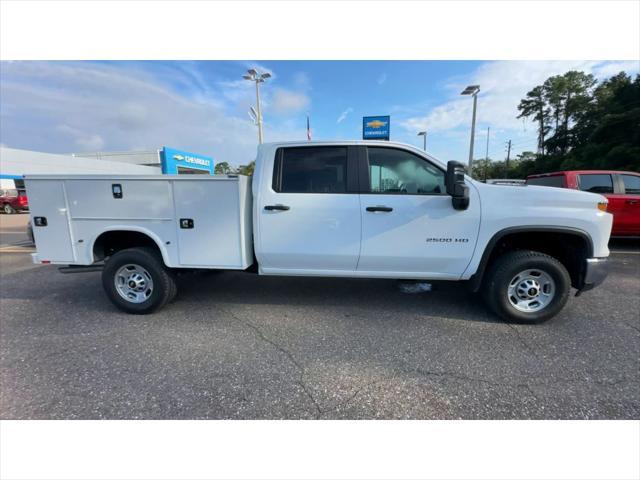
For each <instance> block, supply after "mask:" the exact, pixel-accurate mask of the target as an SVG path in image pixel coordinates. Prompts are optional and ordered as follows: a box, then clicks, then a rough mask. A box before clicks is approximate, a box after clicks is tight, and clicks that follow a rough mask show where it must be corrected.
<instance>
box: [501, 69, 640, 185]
mask: <svg viewBox="0 0 640 480" xmlns="http://www.w3.org/2000/svg"><path fill="white" fill-rule="evenodd" d="M517 110H518V116H517V118H531V119H532V120H533V121H535V122H537V124H538V154H537V155H536V154H533V153H532V152H526V153H527V154H526V155H525V154H521V158H519V160H518V161H516V163H515V164H514V166H513V169H512V168H510V169H509V176H512V175H513V176H514V178H518V177H520V178H523V177H524V176H526V175H529V174H532V173H544V172H550V171H553V170H567V169H590V168H591V169H626V170H635V171H640V76H636V77H635V79H633V78H632V77H631V76H629V75H627V74H626V73H624V72H621V73H619V74H617V75H614V76H613V77H611V78H609V79H607V80H605V81H603V82H601V83H600V84H597V82H596V80H595V79H594V78H593V76H592V75H590V74H585V73H584V72H578V71H569V72H566V73H565V74H563V75H555V76H552V77H549V78H548V79H547V80H545V82H544V83H543V84H542V85H538V86H536V87H534V88H533V89H532V90H531V91H529V92H528V93H527V94H526V96H525V98H523V99H522V100H521V101H520V103H519V105H518V106H517ZM541 147H542V148H541ZM494 168H495V167H494ZM512 171H513V173H512Z"/></svg>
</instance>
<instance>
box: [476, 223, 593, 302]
mask: <svg viewBox="0 0 640 480" xmlns="http://www.w3.org/2000/svg"><path fill="white" fill-rule="evenodd" d="M529 232H530V233H567V234H570V235H576V236H578V237H581V238H582V239H583V240H584V241H585V242H586V244H587V249H588V251H587V257H588V258H590V257H592V256H593V240H592V239H591V236H590V235H589V234H588V233H587V232H585V231H584V230H581V229H579V228H574V227H563V226H557V225H530V226H524V225H523V226H517V227H507V228H503V229H502V230H498V231H497V232H496V233H494V234H493V236H492V237H491V238H490V239H489V241H488V242H487V245H486V246H485V248H484V252H482V257H481V258H480V264H479V265H478V268H477V269H476V272H475V273H474V274H473V275H471V278H469V283H468V285H469V289H470V290H471V291H472V292H477V291H478V290H480V285H482V279H483V277H484V273H485V271H486V269H487V264H488V263H489V257H491V253H492V252H493V249H494V248H495V246H496V245H497V244H498V242H499V241H500V240H501V239H502V238H504V237H506V236H507V235H511V234H514V233H529Z"/></svg>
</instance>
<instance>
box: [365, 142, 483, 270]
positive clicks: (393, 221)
mask: <svg viewBox="0 0 640 480" xmlns="http://www.w3.org/2000/svg"><path fill="white" fill-rule="evenodd" d="M366 151H367V154H366V155H364V156H363V161H364V162H366V166H365V167H364V168H362V170H361V171H363V172H366V174H364V175H363V176H364V177H368V179H366V180H363V181H362V183H364V184H365V185H364V188H365V190H368V193H362V194H361V197H360V203H361V205H362V207H361V208H362V248H361V253H360V260H359V262H358V271H359V272H368V273H369V274H370V275H371V276H375V275H376V274H377V275H381V276H382V275H388V274H389V273H390V272H395V274H397V276H398V278H442V279H458V278H459V277H460V275H462V273H463V272H464V270H465V269H466V268H467V265H468V264H469V261H470V260H471V257H472V255H473V250H474V247H475V244H476V239H477V235H478V228H479V225H480V205H479V202H478V201H477V196H476V194H475V190H474V189H473V188H471V189H470V193H471V195H472V197H471V201H470V205H469V208H468V209H467V210H455V209H454V208H453V206H452V204H451V197H450V196H449V195H447V193H446V188H445V172H444V171H443V170H442V169H440V168H439V167H437V166H436V165H434V164H433V163H431V162H430V161H429V160H428V159H427V158H425V157H422V156H419V155H417V154H415V153H413V152H410V151H408V150H404V149H401V148H395V147H367V149H366ZM474 200H475V201H474Z"/></svg>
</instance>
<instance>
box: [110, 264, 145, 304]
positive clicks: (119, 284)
mask: <svg viewBox="0 0 640 480" xmlns="http://www.w3.org/2000/svg"><path fill="white" fill-rule="evenodd" d="M114 282H115V285H116V291H117V292H118V294H119V295H120V296H121V297H122V298H124V299H125V300H126V301H128V302H131V303H142V302H144V301H146V300H148V299H149V297H150V296H151V294H152V293H153V279H152V278H151V275H149V272H147V270H145V269H144V268H143V267H141V266H140V265H136V264H135V263H129V264H127V265H123V266H122V267H120V269H118V271H117V272H116V275H115V277H114Z"/></svg>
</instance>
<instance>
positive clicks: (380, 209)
mask: <svg viewBox="0 0 640 480" xmlns="http://www.w3.org/2000/svg"><path fill="white" fill-rule="evenodd" d="M392 211H393V208H391V207H384V206H377V207H367V212H392Z"/></svg>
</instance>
